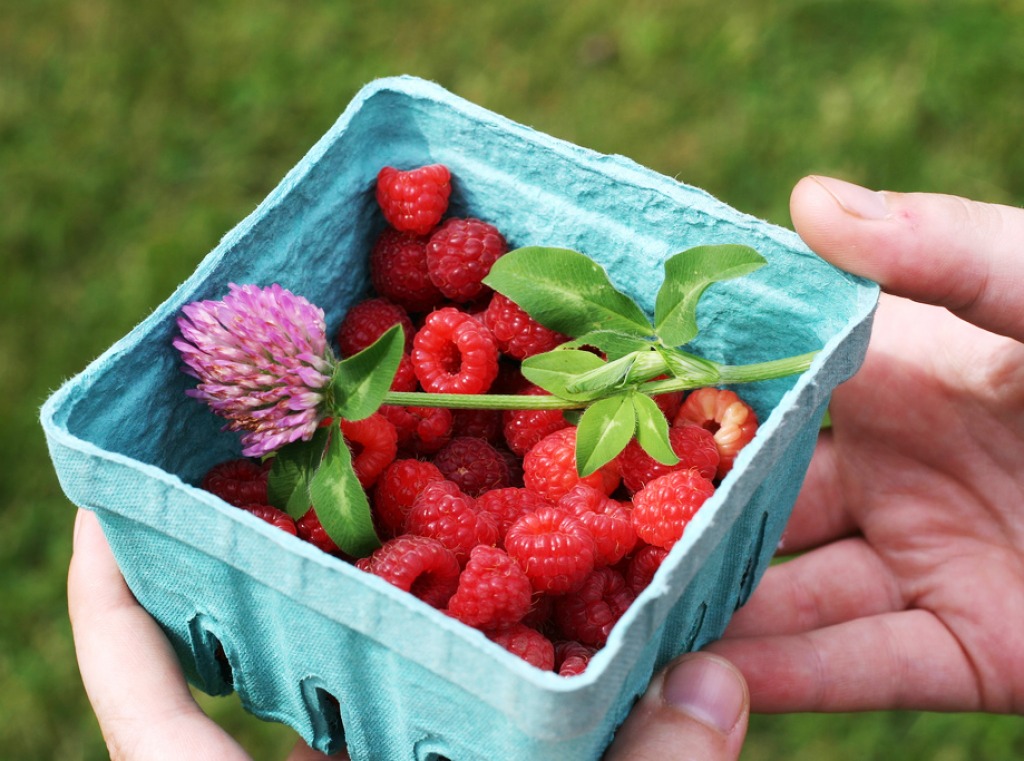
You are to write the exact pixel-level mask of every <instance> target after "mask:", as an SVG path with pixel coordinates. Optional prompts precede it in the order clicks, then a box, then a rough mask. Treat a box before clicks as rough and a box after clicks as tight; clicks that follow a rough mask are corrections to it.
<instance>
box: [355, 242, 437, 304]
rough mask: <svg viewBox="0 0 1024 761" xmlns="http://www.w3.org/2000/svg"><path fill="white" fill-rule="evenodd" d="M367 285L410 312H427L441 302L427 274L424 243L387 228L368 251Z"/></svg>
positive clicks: (425, 245)
mask: <svg viewBox="0 0 1024 761" xmlns="http://www.w3.org/2000/svg"><path fill="white" fill-rule="evenodd" d="M370 282H371V283H372V284H373V289H374V290H375V291H376V292H377V293H378V294H379V295H381V296H383V297H384V298H387V299H390V300H391V301H393V302H394V303H396V304H399V305H401V306H403V307H405V308H406V309H407V310H408V311H410V312H426V311H429V310H431V309H433V308H434V307H435V306H437V305H438V304H440V303H441V302H442V301H444V295H443V294H442V293H441V291H439V290H438V289H437V286H436V285H434V284H433V282H431V280H430V275H429V274H428V273H427V241H426V238H421V237H418V236H416V235H411V234H409V233H403V232H399V231H398V230H393V229H391V228H387V229H385V230H384V232H382V233H381V234H380V237H378V238H377V241H376V242H375V243H374V244H373V248H372V249H371V250H370Z"/></svg>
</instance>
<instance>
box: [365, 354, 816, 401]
mask: <svg viewBox="0 0 1024 761" xmlns="http://www.w3.org/2000/svg"><path fill="white" fill-rule="evenodd" d="M816 354H817V352H814V351H812V352H808V353H807V354H800V355H798V356H795V357H786V358H785V359H773V360H769V361H768V362H756V363H754V364H751V365H716V367H717V369H718V371H719V380H718V382H719V383H720V384H722V385H725V384H732V383H751V382H753V381H762V380H771V379H773V378H785V377H786V376H789V375H796V374H797V373H802V372H804V371H805V370H807V368H808V367H810V365H811V361H812V360H813V359H814V357H815V355H816ZM702 385H705V384H704V381H702V380H690V379H686V378H671V379H668V380H658V381H650V382H648V383H643V384H641V385H640V386H639V387H638V390H639V391H642V392H643V393H645V394H649V395H651V396H654V395H657V394H666V393H669V392H671V391H686V390H689V389H694V388H699V387H700V386H702ZM621 391H622V389H617V390H616V393H621ZM384 404H395V405H398V406H401V407H448V408H450V409H463V410H468V409H477V410H479V409H487V410H573V409H582V408H584V407H586V406H587V405H588V404H589V402H571V401H569V400H567V399H562V398H560V397H557V396H527V395H523V394H430V393H426V392H424V391H389V392H388V393H387V394H385V395H384Z"/></svg>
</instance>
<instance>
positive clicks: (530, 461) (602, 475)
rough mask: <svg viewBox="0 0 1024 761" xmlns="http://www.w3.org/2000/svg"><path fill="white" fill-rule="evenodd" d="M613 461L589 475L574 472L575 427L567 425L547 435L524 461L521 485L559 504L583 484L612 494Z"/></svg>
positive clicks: (616, 475)
mask: <svg viewBox="0 0 1024 761" xmlns="http://www.w3.org/2000/svg"><path fill="white" fill-rule="evenodd" d="M619 480H620V478H619V468H618V464H617V463H616V462H615V460H612V461H611V462H609V463H607V464H605V465H602V466H601V467H600V468H598V469H597V470H595V471H594V472H593V473H591V474H590V475H589V476H586V477H585V478H580V476H579V474H578V473H577V472H576V428H575V426H570V427H568V428H562V429H561V430H558V431H555V432H554V433H549V434H548V435H547V436H545V437H544V438H543V439H541V440H540V441H539V442H537V444H535V445H534V447H533V448H532V449H531V450H530V451H529V452H527V453H526V456H525V457H524V458H523V483H524V485H525V486H526V488H527V489H532V490H533V491H535V492H537V493H538V494H540V495H541V496H543V497H545V498H546V499H547V500H548V501H549V502H551V503H555V502H558V500H560V499H561V498H562V497H563V496H564V495H565V494H566V493H567V492H568V491H569V490H570V489H572V487H574V486H575V485H576V484H578V483H581V482H582V483H585V484H587V485H588V486H593V487H594V488H596V489H600V490H601V491H602V492H604V493H605V494H611V493H612V492H613V491H615V489H616V487H618V485H619Z"/></svg>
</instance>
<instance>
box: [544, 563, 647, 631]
mask: <svg viewBox="0 0 1024 761" xmlns="http://www.w3.org/2000/svg"><path fill="white" fill-rule="evenodd" d="M634 598H635V595H634V594H633V590H631V589H630V588H629V587H628V586H626V580H625V579H624V578H622V574H621V573H619V572H618V571H616V570H614V569H612V568H598V569H597V570H596V571H594V572H593V573H591V574H590V575H589V576H587V578H586V579H584V581H583V585H582V586H581V587H580V588H579V589H578V590H576V591H575V592H570V593H569V594H567V595H564V596H563V597H559V598H558V599H556V600H555V609H554V619H555V622H556V623H557V624H558V627H559V629H560V630H561V632H562V634H563V636H565V637H566V638H567V639H574V640H578V641H579V642H582V643H583V644H585V645H591V646H593V647H603V646H604V644H605V643H606V642H607V641H608V633H609V632H610V631H611V630H612V627H613V626H615V623H616V622H617V621H618V620H619V619H620V618H621V617H622V614H623V613H625V612H626V609H627V608H628V607H629V606H630V605H631V604H632V602H633V600H634Z"/></svg>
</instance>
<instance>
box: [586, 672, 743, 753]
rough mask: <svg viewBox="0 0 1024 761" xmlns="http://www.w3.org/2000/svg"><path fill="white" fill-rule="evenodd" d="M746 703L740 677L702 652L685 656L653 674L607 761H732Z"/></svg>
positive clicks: (740, 742) (739, 744)
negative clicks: (687, 760) (667, 759)
mask: <svg viewBox="0 0 1024 761" xmlns="http://www.w3.org/2000/svg"><path fill="white" fill-rule="evenodd" d="M749 716H750V698H749V694H748V692H747V687H746V683H745V682H744V680H743V677H742V676H741V675H740V672H739V671H738V670H737V669H736V668H735V667H734V666H733V665H732V664H730V663H729V662H728V661H726V660H724V659H723V658H721V657H717V656H713V655H708V654H707V653H692V654H690V655H684V656H683V657H682V658H679V659H678V660H676V661H675V662H674V663H672V664H670V665H669V666H668V667H667V668H666V669H665V670H664V671H662V672H661V673H660V674H658V675H656V676H655V678H654V679H653V680H651V684H650V686H649V687H648V689H647V692H646V693H645V694H644V695H643V697H641V698H640V701H639V702H638V703H637V704H636V706H635V707H634V708H633V712H632V713H631V714H630V715H629V718H627V719H626V721H625V723H624V724H623V725H622V727H620V728H619V731H618V732H617V733H616V736H615V741H614V742H613V743H612V745H611V747H610V748H609V749H608V752H607V753H606V754H605V759H606V761H626V760H627V759H628V761H662V759H666V758H672V759H680V761H683V760H684V759H694V760H695V761H696V760H699V761H735V759H736V758H738V757H739V754H740V749H741V748H742V746H743V739H744V737H745V736H746V733H747V723H748V720H749Z"/></svg>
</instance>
